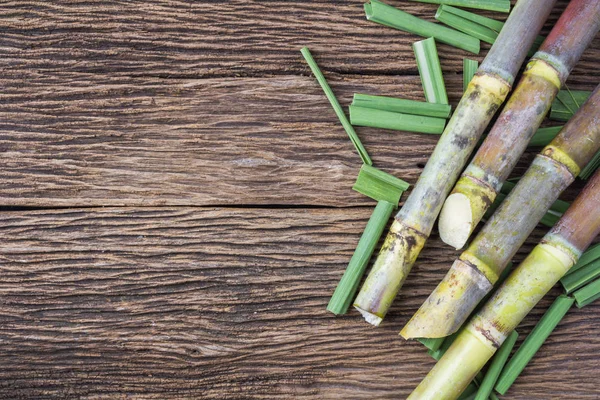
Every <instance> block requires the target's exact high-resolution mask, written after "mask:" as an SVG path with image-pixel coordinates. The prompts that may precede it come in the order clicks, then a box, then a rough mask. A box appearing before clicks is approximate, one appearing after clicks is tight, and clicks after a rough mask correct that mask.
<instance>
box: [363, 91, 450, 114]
mask: <svg viewBox="0 0 600 400" xmlns="http://www.w3.org/2000/svg"><path fill="white" fill-rule="evenodd" d="M352 105H353V106H357V107H365V108H375V109H377V110H382V111H392V112H397V113H403V114H411V115H422V116H425V117H436V118H449V117H450V111H451V109H452V107H450V105H449V104H436V103H428V102H425V101H415V100H407V99H397V98H395V97H386V96H370V95H368V94H359V93H356V94H355V95H354V99H353V100H352Z"/></svg>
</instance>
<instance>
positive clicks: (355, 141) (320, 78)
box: [300, 47, 373, 165]
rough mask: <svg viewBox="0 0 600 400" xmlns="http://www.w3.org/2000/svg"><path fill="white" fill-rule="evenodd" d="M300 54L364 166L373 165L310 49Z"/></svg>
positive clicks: (302, 50)
mask: <svg viewBox="0 0 600 400" xmlns="http://www.w3.org/2000/svg"><path fill="white" fill-rule="evenodd" d="M300 52H301V53H302V55H303V56H304V59H305V60H306V62H307V64H308V66H309V67H310V69H311V71H312V73H313V75H314V76H315V78H317V82H319V85H321V88H322V89H323V92H325V96H327V100H329V102H330V103H331V106H332V107H333V110H334V111H335V113H336V115H337V117H338V119H339V120H340V122H341V123H342V126H343V127H344V129H345V130H346V133H347V134H348V137H349V138H350V141H352V144H353V145H354V147H355V148H356V151H358V155H359V156H360V158H361V159H362V162H363V163H364V164H368V165H372V164H373V162H372V161H371V157H369V154H368V153H367V150H365V147H364V146H363V144H362V143H361V141H360V139H359V138H358V135H357V134H356V132H355V131H354V128H353V127H352V125H351V124H350V121H348V118H346V114H344V110H342V106H340V103H339V102H338V100H337V98H336V97H335V95H334V94H333V90H331V88H330V87H329V84H328V83H327V81H326V80H325V76H323V73H322V72H321V70H320V69H319V66H318V65H317V63H316V61H315V60H314V58H313V56H312V54H310V50H308V47H303V48H302V49H301V50H300Z"/></svg>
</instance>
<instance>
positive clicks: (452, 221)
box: [438, 193, 473, 250]
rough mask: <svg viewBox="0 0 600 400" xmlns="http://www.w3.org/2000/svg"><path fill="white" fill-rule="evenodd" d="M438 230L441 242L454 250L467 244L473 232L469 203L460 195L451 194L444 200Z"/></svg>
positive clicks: (466, 198)
mask: <svg viewBox="0 0 600 400" xmlns="http://www.w3.org/2000/svg"><path fill="white" fill-rule="evenodd" d="M438 229H439V231H440V237H441V239H442V241H443V242H444V243H446V244H448V245H450V246H452V247H454V248H455V249H457V250H458V249H461V248H463V247H464V245H465V244H466V243H467V240H468V239H469V236H470V235H471V231H472V230H473V213H472V212H471V201H470V200H469V198H468V197H467V196H465V195H464V194H462V193H453V194H451V195H450V196H448V198H447V199H446V202H445V203H444V207H442V211H441V213H440V219H439V222H438Z"/></svg>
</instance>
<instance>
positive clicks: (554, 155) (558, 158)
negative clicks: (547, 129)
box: [541, 143, 581, 178]
mask: <svg viewBox="0 0 600 400" xmlns="http://www.w3.org/2000/svg"><path fill="white" fill-rule="evenodd" d="M541 155H542V156H544V157H548V158H550V159H551V160H553V161H554V162H557V163H559V164H561V165H563V166H564V167H565V168H567V169H568V170H569V173H570V174H571V175H573V178H575V177H576V176H577V175H579V173H580V172H581V168H580V167H579V165H577V163H576V162H575V160H573V158H571V156H570V155H569V154H567V153H565V152H564V151H563V150H561V149H560V148H558V147H556V146H554V145H553V144H552V143H551V144H549V145H548V146H546V147H544V149H543V150H542V153H541Z"/></svg>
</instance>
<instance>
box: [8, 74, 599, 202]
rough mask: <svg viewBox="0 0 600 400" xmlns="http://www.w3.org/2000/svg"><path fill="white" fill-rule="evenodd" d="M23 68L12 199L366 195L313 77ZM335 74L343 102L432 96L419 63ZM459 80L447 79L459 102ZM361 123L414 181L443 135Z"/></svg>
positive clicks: (11, 142) (12, 146) (11, 149)
mask: <svg viewBox="0 0 600 400" xmlns="http://www.w3.org/2000/svg"><path fill="white" fill-rule="evenodd" d="M22 78H23V77H14V79H5V83H6V85H5V86H4V93H3V94H2V95H0V98H1V99H2V101H1V102H0V151H2V152H3V156H2V157H1V158H0V180H2V182H3V186H2V189H1V190H0V204H2V205H5V206H41V207H55V206H61V207H64V206H69V207H73V206H108V205H112V206H122V205H129V206H147V205H223V204H235V205H243V204H263V205H264V204H281V205H325V206H338V207H339V206H346V205H365V204H369V200H368V199H365V198H364V196H362V195H360V194H358V193H356V192H354V191H352V190H351V187H352V185H353V183H354V179H355V177H356V175H357V173H358V170H359V168H360V159H359V157H358V155H357V154H356V152H355V151H354V148H353V147H352V145H351V143H350V141H349V140H348V137H347V135H346V133H345V132H344V130H343V129H342V127H341V125H340V123H339V121H338V120H337V118H336V116H335V114H334V112H333V110H332V109H331V107H330V105H329V103H328V102H327V100H326V99H325V96H324V95H323V94H322V92H321V89H320V88H319V86H318V85H317V84H316V82H315V81H314V79H313V78H312V77H295V76H285V77H274V78H270V79H260V78H217V79H202V80H169V82H168V83H166V82H165V81H164V80H161V79H158V78H135V79H133V78H127V79H124V78H111V77H96V76H87V77H86V78H83V77H80V76H71V75H69V74H64V75H63V76H62V77H61V78H56V77H51V78H44V77H38V76H35V74H33V73H32V74H31V75H30V77H29V78H28V79H27V80H26V82H27V84H26V85H25V84H23V80H22ZM328 78H329V80H330V81H331V85H332V87H333V90H334V91H335V92H336V93H337V94H338V96H339V98H340V101H341V102H342V104H345V105H347V104H349V103H350V101H351V97H352V94H353V93H355V92H362V93H372V94H385V95H394V94H396V95H397V94H398V93H401V94H402V96H403V97H405V98H411V99H423V95H422V89H421V86H420V81H419V78H418V77H411V76H408V77H388V76H378V77H376V76H354V75H352V76H340V75H336V74H328ZM461 80H462V78H460V77H448V78H447V79H446V83H447V87H448V89H449V92H450V98H451V100H452V101H453V102H457V101H458V99H459V98H460V96H461V85H462V83H461ZM577 87H578V88H590V84H588V85H579V86H577ZM357 131H358V133H359V135H360V137H361V138H362V140H363V142H364V144H365V146H366V148H367V151H369V153H370V154H371V156H372V158H373V160H374V163H375V165H376V166H378V167H380V168H382V169H383V170H385V171H388V172H390V173H392V174H394V175H396V176H398V177H401V178H402V179H404V180H406V181H408V182H410V183H414V182H416V179H417V177H418V175H419V174H420V172H421V169H422V167H423V166H424V164H425V163H426V161H427V159H428V157H429V154H430V153H431V151H432V150H433V147H434V146H435V143H436V141H437V136H435V135H423V134H414V133H407V132H397V131H387V130H381V129H371V128H357ZM528 161H530V159H529V158H526V159H525V162H524V163H523V164H522V166H521V169H522V167H524V166H526V165H527V162H528Z"/></svg>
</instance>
